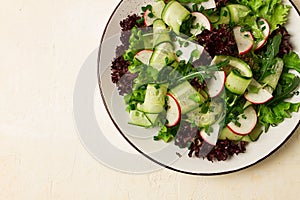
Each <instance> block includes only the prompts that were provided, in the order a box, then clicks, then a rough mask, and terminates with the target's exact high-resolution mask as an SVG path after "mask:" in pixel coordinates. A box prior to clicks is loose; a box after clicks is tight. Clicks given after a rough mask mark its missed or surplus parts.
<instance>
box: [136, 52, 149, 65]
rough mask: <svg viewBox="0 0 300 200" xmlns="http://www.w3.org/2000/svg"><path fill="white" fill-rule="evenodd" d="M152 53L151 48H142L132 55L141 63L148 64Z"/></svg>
mask: <svg viewBox="0 0 300 200" xmlns="http://www.w3.org/2000/svg"><path fill="white" fill-rule="evenodd" d="M152 53H153V51H152V50H142V51H139V52H138V53H137V54H135V56H134V57H135V58H136V59H138V60H139V61H141V62H142V63H143V64H145V65H149V63H150V58H151V56H152Z"/></svg>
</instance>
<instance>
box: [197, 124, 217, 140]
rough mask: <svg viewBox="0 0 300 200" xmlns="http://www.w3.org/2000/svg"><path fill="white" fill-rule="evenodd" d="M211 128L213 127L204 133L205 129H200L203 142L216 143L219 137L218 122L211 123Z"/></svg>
mask: <svg viewBox="0 0 300 200" xmlns="http://www.w3.org/2000/svg"><path fill="white" fill-rule="evenodd" d="M211 128H212V129H213V130H212V132H210V133H206V131H205V129H202V130H201V131H200V135H201V137H202V139H203V140H205V142H207V143H209V144H211V145H216V144H217V141H218V137H219V132H220V125H219V124H213V125H211Z"/></svg>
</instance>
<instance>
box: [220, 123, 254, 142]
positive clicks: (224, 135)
mask: <svg viewBox="0 0 300 200" xmlns="http://www.w3.org/2000/svg"><path fill="white" fill-rule="evenodd" d="M226 139H228V140H233V141H245V142H251V141H252V140H251V139H250V137H249V135H246V136H241V135H237V134H235V133H233V132H232V131H231V130H230V129H229V128H227V127H225V128H223V130H222V131H221V133H220V135H219V140H226Z"/></svg>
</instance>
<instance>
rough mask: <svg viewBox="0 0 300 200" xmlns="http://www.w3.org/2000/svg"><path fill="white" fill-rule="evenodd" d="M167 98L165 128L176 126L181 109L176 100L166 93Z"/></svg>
mask: <svg viewBox="0 0 300 200" xmlns="http://www.w3.org/2000/svg"><path fill="white" fill-rule="evenodd" d="M167 96H168V97H169V99H168V110H167V116H166V118H167V120H168V123H167V124H166V126H167V127H172V126H176V125H177V124H178V123H179V122H180V119H181V109H180V105H179V103H178V101H177V100H176V98H175V97H174V96H173V95H172V94H170V93H168V94H167Z"/></svg>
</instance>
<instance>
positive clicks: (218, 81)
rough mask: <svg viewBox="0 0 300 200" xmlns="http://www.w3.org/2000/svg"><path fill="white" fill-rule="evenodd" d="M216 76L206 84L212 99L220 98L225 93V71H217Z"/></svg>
mask: <svg viewBox="0 0 300 200" xmlns="http://www.w3.org/2000/svg"><path fill="white" fill-rule="evenodd" d="M214 75H215V78H214V77H212V78H211V79H210V80H208V81H207V83H206V85H207V88H208V95H209V96H210V97H212V98H213V97H216V96H218V95H219V94H220V93H221V92H222V91H223V89H224V87H225V82H226V73H225V71H217V72H215V74H214Z"/></svg>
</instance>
